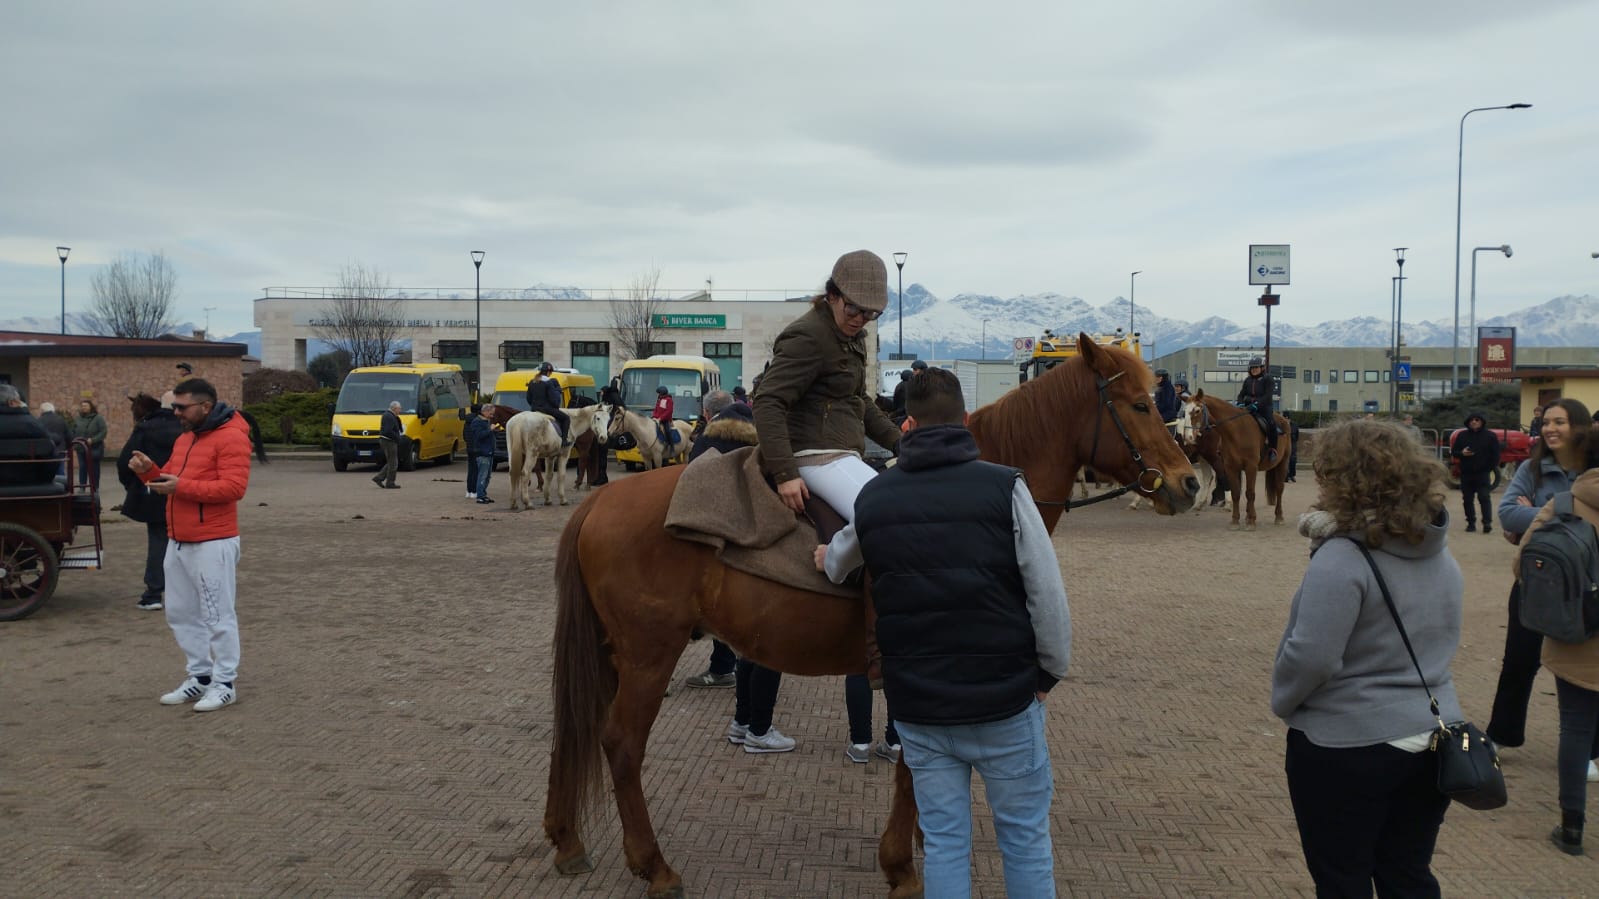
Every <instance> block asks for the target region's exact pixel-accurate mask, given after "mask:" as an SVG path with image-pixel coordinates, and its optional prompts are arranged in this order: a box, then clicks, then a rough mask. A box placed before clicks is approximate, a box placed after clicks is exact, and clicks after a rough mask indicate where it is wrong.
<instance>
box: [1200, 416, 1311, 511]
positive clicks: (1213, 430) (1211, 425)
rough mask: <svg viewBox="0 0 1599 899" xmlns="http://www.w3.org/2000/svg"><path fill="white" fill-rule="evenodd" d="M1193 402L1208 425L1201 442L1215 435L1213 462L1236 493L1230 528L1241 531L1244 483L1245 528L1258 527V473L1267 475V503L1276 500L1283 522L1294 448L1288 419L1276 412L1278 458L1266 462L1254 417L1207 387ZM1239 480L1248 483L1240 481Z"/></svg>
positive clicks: (1203, 427) (1262, 441) (1202, 444)
mask: <svg viewBox="0 0 1599 899" xmlns="http://www.w3.org/2000/svg"><path fill="white" fill-rule="evenodd" d="M1194 402H1195V403H1197V404H1198V405H1199V406H1200V407H1201V409H1202V412H1201V417H1202V419H1203V420H1204V421H1205V424H1204V425H1203V426H1202V427H1201V428H1200V432H1201V436H1200V445H1201V446H1204V445H1205V444H1206V442H1207V438H1208V437H1209V435H1211V434H1214V435H1215V436H1216V443H1215V450H1214V458H1212V459H1210V464H1211V465H1212V466H1214V467H1215V469H1216V470H1217V471H1218V472H1221V473H1223V474H1225V475H1226V476H1227V483H1228V484H1229V485H1230V487H1231V490H1232V494H1233V520H1232V524H1231V525H1229V527H1230V528H1231V529H1232V530H1235V531H1236V530H1238V512H1239V505H1240V504H1239V502H1238V493H1239V488H1240V487H1241V486H1244V487H1245V488H1246V489H1245V491H1244V496H1245V497H1246V498H1247V499H1248V502H1249V508H1248V511H1247V514H1246V515H1245V518H1244V530H1248V531H1253V530H1254V529H1255V476H1256V475H1257V474H1260V473H1264V474H1265V475H1266V502H1267V503H1276V519H1275V523H1276V524H1282V523H1283V483H1284V482H1285V481H1287V479H1288V455H1289V453H1290V452H1292V451H1293V445H1292V441H1291V439H1290V437H1289V433H1288V419H1286V418H1283V417H1282V416H1281V415H1277V414H1276V413H1273V418H1275V419H1276V420H1277V430H1278V434H1277V459H1276V461H1274V462H1267V461H1266V460H1265V459H1263V458H1262V455H1263V453H1262V452H1261V448H1262V445H1263V443H1264V436H1263V435H1262V434H1261V432H1260V424H1259V423H1258V422H1257V421H1256V420H1255V416H1254V415H1252V414H1250V413H1249V412H1248V411H1246V410H1244V409H1240V408H1238V407H1237V406H1234V405H1233V404H1232V403H1229V402H1227V401H1226V400H1224V399H1222V398H1220V397H1215V396H1206V395H1205V391H1204V390H1196V391H1195V392H1194ZM1240 482H1246V483H1245V484H1241V483H1240Z"/></svg>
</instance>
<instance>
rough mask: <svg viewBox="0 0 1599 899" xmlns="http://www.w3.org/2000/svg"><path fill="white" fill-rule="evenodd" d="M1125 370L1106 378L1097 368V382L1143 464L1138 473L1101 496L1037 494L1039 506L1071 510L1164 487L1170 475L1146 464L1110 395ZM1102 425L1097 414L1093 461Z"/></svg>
mask: <svg viewBox="0 0 1599 899" xmlns="http://www.w3.org/2000/svg"><path fill="white" fill-rule="evenodd" d="M1125 374H1127V373H1126V372H1124V371H1119V372H1117V373H1115V374H1113V375H1111V376H1110V377H1108V378H1103V377H1100V376H1099V375H1098V373H1097V372H1096V373H1095V376H1094V382H1095V385H1096V386H1097V387H1098V388H1099V400H1100V402H1101V403H1102V404H1104V406H1105V411H1106V412H1109V413H1110V421H1111V424H1114V425H1115V426H1116V433H1118V434H1120V435H1121V438H1122V443H1123V444H1124V445H1125V446H1126V447H1127V451H1128V452H1129V453H1131V454H1132V457H1133V463H1134V464H1136V465H1138V466H1140V467H1139V471H1138V477H1136V478H1134V479H1133V481H1132V483H1129V484H1123V485H1122V486H1120V487H1117V488H1116V489H1114V490H1111V491H1109V492H1106V493H1101V494H1099V495H1098V496H1090V497H1089V498H1087V499H1079V500H1053V499H1037V498H1034V500H1033V503H1034V504H1035V505H1039V506H1061V507H1063V508H1064V509H1065V510H1066V511H1068V512H1070V511H1071V510H1073V509H1077V508H1081V507H1083V506H1092V505H1093V504H1095V503H1102V502H1105V501H1106V500H1112V499H1115V498H1116V497H1118V496H1121V495H1122V494H1124V493H1128V492H1131V491H1134V490H1136V491H1138V493H1139V494H1140V495H1142V496H1153V495H1154V493H1155V491H1157V490H1159V489H1160V488H1161V485H1162V484H1164V483H1165V482H1166V476H1165V475H1164V474H1162V473H1161V471H1160V469H1158V468H1151V467H1150V466H1148V465H1145V464H1144V456H1143V454H1142V453H1140V452H1139V451H1138V447H1136V446H1134V445H1133V437H1132V435H1131V434H1129V433H1127V427H1126V426H1125V425H1123V424H1122V418H1121V416H1120V415H1118V414H1117V412H1116V401H1115V400H1113V399H1111V398H1110V385H1111V384H1112V383H1114V382H1115V380H1116V379H1117V378H1119V377H1121V376H1122V375H1125ZM1099 428H1100V416H1098V415H1096V416H1094V443H1093V448H1092V449H1090V450H1089V453H1088V461H1089V463H1090V464H1092V462H1093V461H1094V459H1095V458H1096V457H1098V456H1099ZM1145 475H1151V476H1152V477H1151V478H1150V486H1148V487H1145V486H1144V476H1145Z"/></svg>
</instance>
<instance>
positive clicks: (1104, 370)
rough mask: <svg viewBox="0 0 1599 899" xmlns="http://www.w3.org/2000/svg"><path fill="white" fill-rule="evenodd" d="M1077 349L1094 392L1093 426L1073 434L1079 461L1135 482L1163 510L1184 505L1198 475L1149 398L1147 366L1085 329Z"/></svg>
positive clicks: (1188, 502) (1192, 497)
mask: <svg viewBox="0 0 1599 899" xmlns="http://www.w3.org/2000/svg"><path fill="white" fill-rule="evenodd" d="M1077 351H1078V358H1079V359H1081V360H1082V363H1083V364H1084V365H1085V366H1086V367H1087V370H1088V372H1087V373H1088V375H1089V376H1090V377H1091V378H1092V380H1093V389H1094V390H1095V391H1096V392H1097V394H1098V410H1097V412H1096V413H1095V421H1094V423H1093V426H1092V427H1089V428H1084V429H1083V431H1082V432H1080V433H1079V434H1077V435H1076V436H1077V439H1078V441H1079V447H1080V450H1081V458H1082V459H1083V460H1084V464H1085V465H1087V466H1088V467H1089V468H1092V469H1094V471H1095V473H1097V474H1100V475H1101V476H1103V475H1109V476H1110V477H1112V478H1114V479H1116V480H1117V481H1119V482H1120V483H1123V484H1131V485H1136V487H1137V490H1138V492H1139V493H1141V494H1143V495H1144V496H1147V497H1149V498H1150V499H1151V500H1153V501H1154V503H1155V509H1156V510H1157V511H1159V512H1161V513H1162V514H1166V515H1173V514H1176V513H1178V512H1183V511H1186V510H1187V509H1189V508H1190V507H1191V506H1192V505H1193V504H1194V501H1195V497H1197V496H1198V494H1199V478H1198V477H1196V476H1195V475H1194V469H1193V467H1192V466H1191V465H1189V463H1188V457H1187V456H1186V455H1184V453H1183V451H1182V449H1181V448H1180V447H1178V446H1177V441H1175V440H1173V439H1172V436H1171V432H1169V431H1167V430H1166V423H1165V422H1164V421H1162V420H1161V417H1160V413H1159V412H1157V411H1156V409H1155V405H1154V403H1153V402H1152V401H1151V399H1150V394H1151V393H1152V391H1153V387H1154V384H1153V381H1154V374H1153V373H1152V372H1151V371H1150V369H1149V366H1147V365H1145V364H1143V361H1142V360H1140V359H1138V358H1137V357H1135V356H1134V355H1132V354H1131V353H1129V352H1127V351H1126V350H1122V349H1119V348H1116V347H1106V346H1102V345H1100V344H1098V343H1095V342H1094V341H1093V339H1092V338H1090V337H1089V336H1088V335H1087V334H1078V336H1077ZM1062 367H1063V368H1065V366H1062ZM1046 377H1047V376H1046Z"/></svg>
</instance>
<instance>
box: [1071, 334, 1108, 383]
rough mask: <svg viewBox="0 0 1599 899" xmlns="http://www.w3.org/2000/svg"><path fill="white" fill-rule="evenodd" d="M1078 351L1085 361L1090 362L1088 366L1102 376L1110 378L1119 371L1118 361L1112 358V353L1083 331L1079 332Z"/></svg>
mask: <svg viewBox="0 0 1599 899" xmlns="http://www.w3.org/2000/svg"><path fill="white" fill-rule="evenodd" d="M1077 352H1078V354H1079V355H1081V356H1082V357H1083V361H1084V362H1087V363H1088V367H1089V368H1091V369H1093V370H1094V371H1095V372H1097V373H1098V374H1099V376H1100V377H1102V378H1108V377H1110V376H1111V375H1114V374H1116V373H1117V368H1116V363H1115V361H1114V360H1113V359H1111V358H1110V354H1109V353H1107V352H1105V348H1104V347H1102V346H1100V345H1099V344H1097V343H1095V342H1094V339H1093V338H1092V337H1089V336H1088V335H1087V334H1085V333H1083V332H1082V331H1078V332H1077Z"/></svg>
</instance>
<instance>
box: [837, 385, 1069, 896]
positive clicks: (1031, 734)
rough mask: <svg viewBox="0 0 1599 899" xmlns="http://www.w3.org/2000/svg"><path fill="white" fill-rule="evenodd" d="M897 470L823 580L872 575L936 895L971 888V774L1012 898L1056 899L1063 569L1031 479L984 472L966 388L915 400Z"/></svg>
mask: <svg viewBox="0 0 1599 899" xmlns="http://www.w3.org/2000/svg"><path fill="white" fill-rule="evenodd" d="M905 393H906V399H905V407H906V412H907V413H908V415H909V417H908V419H907V421H908V422H909V424H910V427H911V428H912V430H911V431H910V432H909V433H907V434H906V435H905V437H904V439H903V440H902V441H901V442H900V445H899V464H898V465H896V466H895V467H894V468H891V469H889V470H888V471H886V472H884V473H883V474H880V475H878V476H877V477H876V478H873V479H872V480H871V481H869V482H867V484H866V486H864V487H862V488H861V492H860V495H859V496H858V497H857V498H856V500H855V524H854V525H853V526H851V527H850V528H846V529H845V531H844V532H842V533H841V534H840V535H839V537H837V538H835V539H834V541H833V543H832V544H831V545H830V547H817V551H816V561H817V567H818V568H821V569H822V570H824V571H825V572H827V575H828V577H829V578H831V579H832V580H833V581H834V582H835V583H836V582H842V581H843V579H844V576H845V575H847V574H848V573H849V572H850V571H851V570H853V569H854V568H855V567H857V566H859V565H860V564H861V563H862V562H864V563H865V565H866V569H867V571H868V572H869V573H870V574H871V584H872V600H873V602H874V603H875V605H876V608H877V640H878V644H879V645H880V647H881V649H882V652H883V681H884V683H883V691H884V696H885V698H886V699H887V701H888V707H889V708H890V709H892V710H893V715H894V720H895V723H896V724H897V725H898V727H899V736H900V741H901V743H902V744H903V755H902V758H903V760H904V762H905V764H907V765H908V766H910V769H911V771H912V772H913V773H914V775H915V776H914V778H913V780H914V783H915V790H916V809H917V812H918V814H919V815H920V818H921V826H922V833H923V836H924V837H925V844H924V849H925V863H924V868H925V872H924V873H925V878H926V886H927V893H928V895H930V896H931V895H966V894H967V893H968V892H969V891H970V883H971V880H970V878H971V872H970V868H971V814H972V810H971V772H972V770H973V769H974V768H975V769H976V770H977V772H978V773H979V774H981V775H982V776H983V782H984V784H985V785H986V787H987V790H988V803H989V806H990V807H991V808H992V809H993V811H994V831H995V835H996V837H997V838H998V842H999V849H1000V854H1001V855H1002V856H1003V858H1004V866H1005V891H1006V893H1007V894H1008V895H1011V896H1050V897H1052V896H1054V895H1055V880H1054V853H1053V848H1052V846H1051V843H1050V836H1049V808H1050V802H1051V799H1052V798H1053V796H1054V786H1053V785H1054V779H1053V775H1052V773H1051V769H1050V761H1049V746H1048V744H1047V742H1046V741H1045V739H1044V696H1045V694H1046V693H1048V692H1049V690H1050V688H1051V687H1053V686H1054V685H1055V683H1056V682H1057V681H1058V680H1059V679H1060V678H1063V677H1065V676H1066V668H1067V664H1068V662H1069V661H1070V657H1071V616H1070V614H1069V612H1068V610H1067V606H1066V588H1065V586H1064V585H1063V584H1062V583H1061V576H1060V562H1059V560H1058V559H1056V557H1055V549H1054V546H1053V544H1051V543H1050V539H1049V532H1048V531H1047V530H1046V529H1045V527H1044V522H1043V520H1042V519H1041V518H1040V517H1039V515H1038V509H1037V507H1036V506H1035V505H1034V504H1033V498H1032V495H1031V494H1030V493H1028V491H1027V484H1026V482H1025V481H1023V480H1022V476H1021V472H1019V471H1016V470H1015V469H1013V468H1007V467H1004V466H1001V465H994V464H992V463H988V462H981V461H978V458H977V444H976V442H975V441H974V440H973V439H972V435H971V432H970V431H968V430H966V427H965V421H966V410H965V406H964V401H963V399H962V396H961V387H960V381H959V379H958V378H956V377H955V375H954V374H953V373H952V372H949V371H945V370H943V369H928V370H927V372H926V373H924V374H923V375H921V376H920V377H917V378H913V379H912V380H911V382H910V384H909V385H908V386H907V387H906V391H905Z"/></svg>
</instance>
